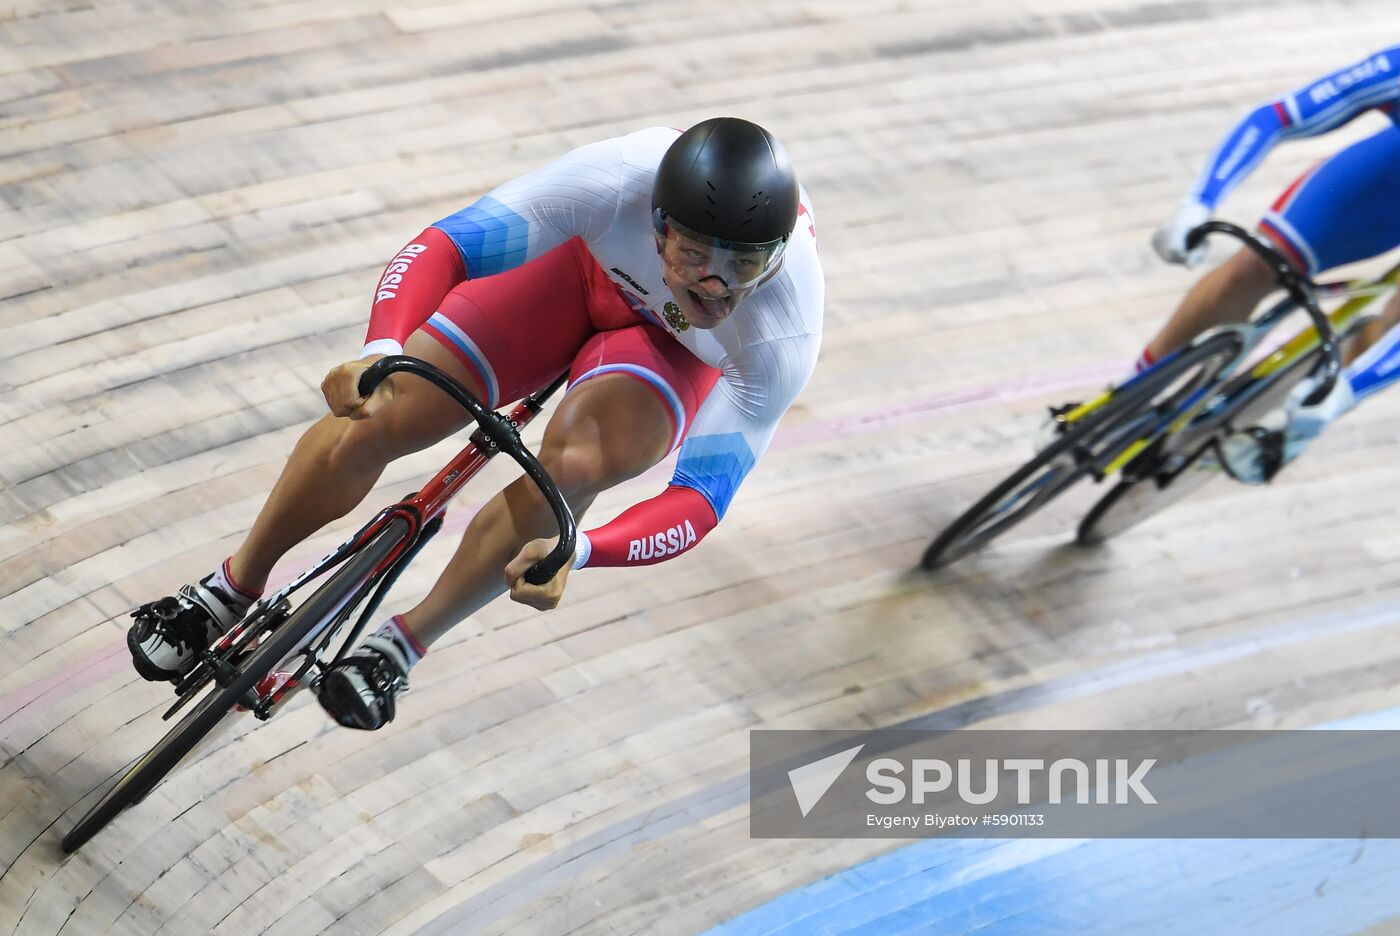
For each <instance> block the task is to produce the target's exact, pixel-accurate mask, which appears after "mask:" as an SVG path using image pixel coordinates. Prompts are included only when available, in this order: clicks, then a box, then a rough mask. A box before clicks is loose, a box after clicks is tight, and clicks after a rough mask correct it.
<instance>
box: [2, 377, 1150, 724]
mask: <svg viewBox="0 0 1400 936" xmlns="http://www.w3.org/2000/svg"><path fill="white" fill-rule="evenodd" d="M1123 373H1124V367H1123V362H1122V361H1115V362H1111V363H1104V364H1096V365H1092V366H1087V367H1082V368H1077V369H1075V370H1073V371H1063V372H1060V373H1055V374H1045V375H1041V376H1037V377H1026V378H1022V379H1019V380H1009V381H1003V382H1000V383H995V384H989V385H987V386H985V387H972V388H968V389H966V390H954V391H949V392H947V393H940V394H934V395H932V396H928V397H922V398H919V399H914V400H906V401H904V402H896V403H892V404H891V405H889V406H882V407H879V408H876V409H872V410H867V411H865V412H862V413H853V414H851V415H849V416H841V417H837V418H834V419H821V420H814V421H812V422H809V423H804V424H802V425H799V426H794V427H792V428H790V429H780V430H779V431H778V434H777V435H776V436H775V437H774V439H773V443H772V445H771V448H774V449H787V448H797V447H800V446H803V445H812V444H814V443H818V442H828V441H833V440H838V439H843V438H849V437H851V436H858V435H864V434H866V433H870V432H877V431H880V430H884V429H888V428H890V427H893V426H898V425H901V424H903V423H908V422H913V421H916V420H919V419H922V418H925V417H926V416H928V415H929V414H931V413H953V412H959V411H962V410H968V409H975V408H978V407H983V406H994V405H997V404H1001V403H1010V402H1013V401H1015V400H1021V399H1026V398H1033V397H1038V396H1044V395H1046V394H1049V393H1054V392H1058V391H1071V390H1078V389H1081V388H1084V387H1093V386H1097V385H1101V384H1105V383H1107V382H1108V381H1111V380H1114V379H1116V378H1120V377H1122V376H1123ZM669 461H670V460H669V459H668V460H667V462H663V463H662V464H661V465H658V466H656V467H655V468H653V469H651V470H650V471H648V472H646V473H645V474H643V475H642V476H641V478H640V479H637V480H645V479H649V478H653V479H654V478H656V477H659V476H664V475H668V474H669V473H670V471H671V467H670V464H669ZM481 506H482V505H481V504H480V503H472V504H464V505H461V506H460V507H459V506H454V508H453V509H452V511H451V512H450V513H449V514H448V515H447V518H446V520H445V521H444V523H443V532H444V533H448V532H458V531H461V530H465V529H466V528H467V524H468V523H470V522H471V519H472V517H474V516H476V512H477V511H478V510H480V509H481ZM320 559H321V555H320V554H318V555H315V556H306V557H301V558H297V559H295V560H293V561H292V562H291V563H290V564H289V565H287V566H285V567H284V568H279V569H278V570H277V572H275V573H274V574H273V577H272V579H271V580H270V581H269V582H268V588H269V589H270V590H274V591H275V590H276V589H278V588H281V587H282V586H283V585H285V584H286V583H288V582H290V581H291V580H292V579H293V578H295V577H296V576H298V575H300V574H301V573H302V572H305V571H306V570H307V569H309V568H311V567H312V566H314V565H315V564H316V563H317V562H319V561H320ZM126 665H127V658H126V641H125V640H120V641H116V642H114V643H112V644H110V645H108V646H106V647H104V648H102V649H101V650H99V651H98V652H96V653H94V654H92V655H91V656H88V657H86V658H84V659H82V660H79V661H77V662H75V663H71V664H69V665H68V666H65V667H63V668H62V669H59V670H56V671H54V672H52V673H50V674H49V675H47V676H44V677H41V678H40V679H37V680H35V681H34V682H32V683H28V684H26V685H23V686H20V687H19V688H17V689H13V690H11V691H10V692H7V693H5V694H4V695H0V725H3V723H4V722H5V721H6V720H8V719H9V718H11V717H12V716H13V715H15V714H16V713H17V712H19V711H20V710H22V709H25V708H29V707H31V706H34V705H35V704H36V703H38V705H39V707H40V708H44V707H47V706H49V705H52V704H55V703H57V702H59V701H61V700H63V699H65V698H67V697H68V696H70V695H72V694H73V693H75V692H77V691H79V690H80V689H82V688H84V687H85V686H87V685H89V684H90V683H91V682H93V681H95V680H98V679H105V678H107V677H108V676H111V675H113V674H114V673H117V672H119V671H121V670H122V669H123V668H124V667H125V666H126Z"/></svg>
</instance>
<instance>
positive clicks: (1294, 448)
mask: <svg viewBox="0 0 1400 936" xmlns="http://www.w3.org/2000/svg"><path fill="white" fill-rule="evenodd" d="M1317 382H1318V381H1317V378H1312V377H1309V378H1307V379H1305V380H1302V381H1300V382H1299V383H1298V385H1297V386H1296V387H1294V388H1293V390H1292V391H1291V392H1290V393H1289V394H1288V399H1287V400H1286V401H1285V402H1284V404H1283V406H1281V407H1280V408H1278V409H1276V410H1274V411H1273V412H1270V413H1268V414H1266V415H1265V416H1264V418H1263V419H1261V420H1260V421H1259V425H1257V426H1252V427H1250V428H1248V429H1242V430H1239V431H1237V432H1232V433H1230V434H1229V435H1228V436H1226V437H1225V438H1224V439H1222V440H1221V441H1220V445H1219V450H1220V460H1221V462H1222V465H1223V467H1224V468H1225V471H1226V472H1227V473H1229V474H1230V476H1231V477H1233V478H1234V479H1235V480H1237V481H1243V482H1244V483H1245V484H1266V483H1268V482H1269V481H1270V480H1272V479H1273V477H1274V475H1276V474H1278V472H1279V471H1280V470H1281V469H1282V468H1283V467H1284V466H1285V465H1287V464H1288V463H1289V462H1291V461H1293V459H1295V458H1297V457H1298V456H1299V455H1301V454H1302V453H1303V451H1304V450H1305V449H1306V448H1307V447H1308V446H1309V445H1310V444H1312V440H1313V439H1315V438H1317V437H1318V436H1319V435H1321V434H1322V430H1323V429H1326V428H1327V427H1328V426H1329V425H1331V424H1332V422H1334V421H1335V420H1336V419H1337V417H1339V416H1341V415H1342V414H1343V413H1345V412H1346V411H1347V410H1349V409H1351V408H1352V407H1353V406H1355V405H1356V394H1355V393H1354V392H1353V391H1352V389H1351V382H1350V381H1348V380H1347V378H1346V376H1345V375H1341V376H1338V378H1337V382H1336V384H1334V385H1333V387H1332V390H1331V392H1329V393H1328V394H1327V396H1325V397H1323V398H1322V399H1321V400H1319V401H1318V402H1317V403H1315V404H1313V405H1312V406H1304V405H1303V402H1304V401H1305V400H1306V399H1307V398H1308V396H1309V395H1311V394H1312V392H1313V390H1315V389H1316V388H1317Z"/></svg>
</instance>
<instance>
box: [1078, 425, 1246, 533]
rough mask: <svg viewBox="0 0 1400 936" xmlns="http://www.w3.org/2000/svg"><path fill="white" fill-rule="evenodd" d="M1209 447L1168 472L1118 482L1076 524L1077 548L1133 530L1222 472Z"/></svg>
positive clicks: (1198, 451)
mask: <svg viewBox="0 0 1400 936" xmlns="http://www.w3.org/2000/svg"><path fill="white" fill-rule="evenodd" d="M1209 449H1210V445H1209V444H1207V445H1203V446H1202V447H1201V448H1200V449H1198V450H1197V451H1196V452H1194V453H1193V454H1192V455H1190V456H1189V457H1187V458H1185V459H1179V461H1180V464H1179V465H1177V466H1176V467H1174V468H1173V469H1172V470H1171V471H1170V472H1161V473H1159V474H1156V475H1154V476H1149V477H1145V478H1142V479H1141V480H1138V481H1119V482H1118V483H1117V484H1115V485H1114V486H1113V487H1112V488H1110V489H1109V491H1108V493H1107V494H1105V495H1104V496H1103V497H1101V498H1099V499H1098V500H1097V501H1096V502H1095V503H1094V506H1093V507H1091V508H1089V512H1088V513H1086V514H1085V515H1084V519H1083V520H1082V521H1080V523H1079V529H1078V530H1077V531H1076V533H1075V540H1076V541H1077V542H1078V543H1079V544H1080V545H1081V546H1097V545H1099V544H1100V543H1103V542H1105V541H1107V540H1108V539H1110V538H1112V537H1114V536H1117V535H1118V534H1119V533H1122V532H1123V531H1125V530H1127V529H1129V528H1131V527H1134V526H1136V525H1137V524H1139V523H1141V522H1142V521H1144V520H1146V519H1147V518H1149V517H1151V516H1152V515H1154V514H1156V513H1158V512H1159V511H1161V510H1165V509H1166V508H1167V507H1170V506H1171V505H1172V504H1175V503H1176V502H1177V501H1179V500H1183V499H1185V498H1186V496H1187V495H1189V494H1191V493H1193V492H1195V491H1197V490H1199V489H1200V488H1202V487H1204V486H1205V485H1206V483H1207V482H1209V481H1211V480H1212V479H1214V478H1217V477H1219V476H1220V475H1222V474H1223V473H1224V472H1223V471H1221V469H1220V466H1219V464H1217V463H1216V462H1215V459H1214V457H1213V456H1212V454H1211V453H1210V451H1209Z"/></svg>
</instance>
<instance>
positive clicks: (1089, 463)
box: [922, 331, 1242, 569]
mask: <svg viewBox="0 0 1400 936" xmlns="http://www.w3.org/2000/svg"><path fill="white" fill-rule="evenodd" d="M1241 347H1242V342H1241V339H1240V336H1239V335H1238V334H1236V333H1234V332H1229V331H1226V332H1220V333H1218V334H1215V335H1212V336H1210V337H1208V338H1206V339H1205V340H1204V341H1201V342H1199V343H1197V344H1194V345H1192V346H1190V347H1189V348H1186V349H1185V350H1184V351H1182V352H1181V353H1180V354H1178V355H1176V356H1175V357H1173V358H1170V359H1168V360H1166V361H1163V362H1162V363H1161V364H1159V365H1158V366H1157V367H1155V368H1154V369H1153V370H1152V371H1150V372H1148V373H1145V374H1143V376H1142V377H1141V378H1139V379H1138V380H1137V381H1136V382H1133V383H1131V384H1128V385H1125V386H1124V387H1121V388H1119V389H1118V390H1117V391H1115V392H1114V394H1113V397H1112V398H1110V399H1109V400H1108V402H1106V403H1105V404H1103V406H1101V407H1100V408H1099V409H1098V410H1096V411H1095V412H1092V413H1089V414H1088V415H1086V416H1085V417H1083V419H1081V420H1080V421H1079V422H1078V423H1076V424H1075V425H1074V426H1073V427H1071V428H1070V429H1069V430H1068V431H1067V432H1065V434H1064V435H1062V436H1061V437H1060V438H1058V439H1056V440H1055V441H1054V442H1052V443H1051V444H1050V445H1048V446H1046V447H1045V448H1044V449H1042V450H1041V451H1040V452H1038V453H1036V455H1035V457H1034V458H1032V459H1031V460H1030V461H1028V462H1026V463H1025V464H1024V465H1022V466H1021V467H1020V468H1018V469H1017V470H1016V471H1014V472H1012V473H1011V474H1010V475H1009V476H1008V477H1007V478H1006V479H1005V480H1003V481H1002V482H1001V483H1000V484H998V485H997V486H996V487H994V488H992V490H991V491H989V492H988V493H987V494H986V495H985V496H984V497H983V498H982V499H981V500H979V501H977V503H975V504H973V505H972V507H970V508H969V509H968V510H967V511H966V512H964V513H963V514H962V515H961V516H960V517H958V518H957V519H956V520H954V521H953V522H952V523H951V524H949V525H948V527H947V529H945V530H944V531H943V532H942V533H940V534H939V535H938V537H937V538H936V539H935V540H934V541H933V542H932V543H930V544H929V547H928V549H927V550H925V552H924V557H923V563H922V564H923V567H924V568H925V569H936V568H940V567H942V566H946V565H948V564H949V563H952V562H954V561H956V560H958V559H960V558H962V557H963V556H966V555H967V554H968V553H971V552H975V551H976V550H978V549H980V548H982V547H983V546H985V545H986V544H987V543H989V542H991V541H992V540H993V539H995V538H996V537H998V536H1000V535H1001V534H1002V533H1005V532H1006V531H1007V530H1009V529H1011V527H1013V526H1015V525H1016V524H1017V523H1020V522H1021V521H1022V520H1024V519H1026V518H1027V517H1029V516H1030V515H1031V514H1032V513H1034V512H1035V511H1037V510H1039V509H1040V508H1041V507H1043V506H1045V505H1046V504H1047V503H1049V502H1050V501H1051V500H1053V499H1054V498H1056V497H1058V496H1059V495H1060V494H1062V493H1064V492H1065V491H1066V490H1068V489H1069V487H1070V486H1071V485H1073V484H1074V483H1075V482H1077V481H1079V480H1080V479H1081V478H1083V477H1084V476H1085V475H1087V474H1089V473H1090V472H1092V471H1093V470H1094V469H1095V467H1096V466H1097V465H1099V464H1102V463H1104V462H1106V461H1107V460H1109V459H1110V458H1112V457H1113V456H1114V455H1116V454H1117V453H1120V452H1122V451H1124V450H1125V449H1127V448H1128V446H1130V445H1132V444H1133V443H1134V442H1136V441H1137V440H1138V439H1139V438H1140V437H1141V436H1142V434H1143V433H1145V432H1148V431H1150V429H1151V428H1152V426H1154V425H1156V424H1157V423H1158V422H1159V421H1160V418H1161V415H1160V414H1161V413H1163V412H1171V411H1172V410H1173V409H1174V408H1175V407H1176V406H1177V405H1179V402H1180V401H1181V400H1182V399H1184V398H1185V397H1186V396H1188V395H1190V394H1193V393H1196V392H1198V391H1199V389H1200V388H1201V387H1202V386H1204V385H1205V384H1206V383H1208V382H1209V381H1210V380H1212V379H1213V378H1214V377H1215V375H1216V374H1217V373H1218V372H1219V370H1220V369H1221V368H1222V367H1224V366H1225V365H1226V364H1228V363H1229V362H1231V361H1233V360H1234V359H1235V358H1236V357H1237V356H1238V355H1239V353H1240V350H1241Z"/></svg>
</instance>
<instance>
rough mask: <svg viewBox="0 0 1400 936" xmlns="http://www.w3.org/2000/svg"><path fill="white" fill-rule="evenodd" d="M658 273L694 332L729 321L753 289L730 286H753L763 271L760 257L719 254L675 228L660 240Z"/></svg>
mask: <svg viewBox="0 0 1400 936" xmlns="http://www.w3.org/2000/svg"><path fill="white" fill-rule="evenodd" d="M660 248H661V271H662V274H663V275H664V276H665V277H666V283H667V284H668V285H669V286H670V287H671V294H672V295H673V296H675V299H676V304H677V305H679V306H680V307H681V311H682V312H684V313H685V317H686V318H687V319H688V320H689V321H690V324H692V325H694V326H695V327H696V328H714V327H715V326H716V325H718V324H719V323H720V322H722V321H724V320H725V319H726V318H728V317H729V315H730V313H732V312H733V311H734V310H735V309H736V308H737V307H738V306H739V303H740V302H742V301H743V300H744V299H745V298H746V297H747V296H748V295H749V293H751V292H753V287H752V286H749V287H747V288H736V287H733V286H731V285H730V284H731V283H739V282H746V283H752V282H753V281H754V280H756V279H758V278H759V277H760V276H761V275H762V273H763V268H764V261H765V257H764V256H763V255H762V254H745V253H735V252H733V251H727V250H718V249H716V248H714V247H712V246H710V245H708V244H702V243H699V242H697V241H694V240H691V239H690V238H689V237H686V236H685V235H684V234H681V233H680V232H679V231H676V230H675V229H674V228H672V229H669V230H667V231H666V236H665V239H664V240H661V243H660Z"/></svg>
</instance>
